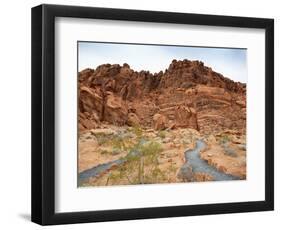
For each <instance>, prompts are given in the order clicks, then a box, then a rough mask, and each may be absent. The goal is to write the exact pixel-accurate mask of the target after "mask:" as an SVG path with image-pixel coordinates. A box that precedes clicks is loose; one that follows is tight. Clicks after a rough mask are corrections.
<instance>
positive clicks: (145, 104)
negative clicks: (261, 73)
mask: <svg viewBox="0 0 281 230" xmlns="http://www.w3.org/2000/svg"><path fill="white" fill-rule="evenodd" d="M78 79H79V85H78V92H79V95H78V100H79V111H78V112H79V115H78V119H79V130H80V131H83V130H89V129H93V128H97V127H99V126H100V125H101V124H102V123H109V124H114V125H117V126H122V125H125V124H126V125H130V126H133V125H140V126H142V127H147V128H154V129H157V130H161V129H167V128H170V129H173V128H193V129H196V130H198V131H200V132H202V133H206V134H210V133H214V132H219V131H221V130H225V129H231V130H236V131H238V132H240V133H245V129H246V84H243V83H239V82H234V81H232V80H230V79H228V78H226V77H224V76H222V75H221V74H219V73H216V72H215V71H213V70H212V69H211V68H210V67H207V66H204V64H203V62H200V61H189V60H183V61H177V60H173V61H172V63H171V64H170V66H169V67H168V69H166V70H165V71H164V72H163V71H160V72H159V73H155V74H152V73H150V72H148V71H140V72H137V71H134V70H132V69H131V68H130V66H129V65H128V64H126V63H125V64H123V66H120V65H118V64H114V65H111V64H104V65H100V66H98V67H97V68H96V69H85V70H83V71H81V72H79V76H78Z"/></svg>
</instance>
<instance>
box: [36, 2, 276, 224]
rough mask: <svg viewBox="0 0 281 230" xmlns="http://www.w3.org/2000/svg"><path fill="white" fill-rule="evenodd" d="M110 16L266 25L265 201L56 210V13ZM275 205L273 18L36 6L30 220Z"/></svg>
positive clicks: (171, 213)
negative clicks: (78, 210)
mask: <svg viewBox="0 0 281 230" xmlns="http://www.w3.org/2000/svg"><path fill="white" fill-rule="evenodd" d="M56 17H71V18H88V19H109V20H125V21H138V22H155V23H174V24H193V25H211V26H227V27H241V28H261V29H265V36H266V37H265V43H266V44H265V47H266V50H265V92H266V96H265V103H266V104H265V119H266V121H265V123H266V127H265V132H266V133H265V143H266V145H265V150H264V152H265V200H264V201H254V202H253V201H251V202H238V203H220V204H204V205H188V206H184V205H183V206H172V207H156V208H138V209H121V210H106V211H88V212H72V213H55V87H54V86H55V63H54V62H55V46H54V45H55V44H54V41H55V40H54V36H55V30H54V26H55V18H56ZM273 209H274V20H273V19H264V18H248V17H231V16H215V15H202V14H186V13H171V12H154V11H139V10H126V9H111V8H94V7H80V6H62V5H39V6H36V7H34V8H32V209H31V213H32V221H33V222H35V223H38V224H41V225H53V224H71V223H83V222H99V221H116V220H130V219H143V218H162V217H178V216H194V215H206V214H221V213H237V212H252V211H267V210H273Z"/></svg>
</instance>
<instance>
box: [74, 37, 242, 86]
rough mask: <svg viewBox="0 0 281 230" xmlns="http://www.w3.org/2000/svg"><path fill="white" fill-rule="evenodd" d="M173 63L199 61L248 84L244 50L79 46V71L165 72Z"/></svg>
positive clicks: (149, 46)
mask: <svg viewBox="0 0 281 230" xmlns="http://www.w3.org/2000/svg"><path fill="white" fill-rule="evenodd" d="M173 59H176V60H183V59H188V60H199V61H203V62H204V65H205V66H208V67H211V68H212V69H213V70H214V71H216V72H218V73H221V74H222V75H224V76H225V77H228V78H230V79H232V80H234V81H239V82H243V83H247V50H246V49H237V48H212V47H191V46H166V45H165V46H164V45H141V44H123V43H98V42H78V70H79V71H81V70H83V69H86V68H91V69H95V68H96V67H98V66H99V65H101V64H106V63H109V64H120V65H123V63H127V64H129V65H130V67H131V69H133V70H135V71H140V70H148V71H150V72H151V73H155V72H159V71H161V70H162V71H165V69H167V68H168V67H169V65H170V63H171V62H172V60H173Z"/></svg>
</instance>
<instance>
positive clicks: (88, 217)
mask: <svg viewBox="0 0 281 230" xmlns="http://www.w3.org/2000/svg"><path fill="white" fill-rule="evenodd" d="M273 31H274V22H273V19H262V18H246V17H231V16H215V15H201V14H184V13H171V12H154V11H139V10H125V9H109V8H93V7H77V6H58V5H40V6H37V7H34V8H32V221H34V222H36V223H38V224H42V225H51V224H67V223H82V222H97V221H114V220H129V219H142V218H161V217H176V216H192V215H205V214H221V213H236V212H250V211H266V210H273V207H274V174H273V172H274V168H273V167H274V163H273V159H274V35H273Z"/></svg>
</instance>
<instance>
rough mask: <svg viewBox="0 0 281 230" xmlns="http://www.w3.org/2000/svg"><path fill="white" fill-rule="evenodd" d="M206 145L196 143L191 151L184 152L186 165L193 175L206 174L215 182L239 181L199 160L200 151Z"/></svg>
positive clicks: (200, 141) (198, 141) (199, 141)
mask: <svg viewBox="0 0 281 230" xmlns="http://www.w3.org/2000/svg"><path fill="white" fill-rule="evenodd" d="M205 146H206V144H205V143H204V142H203V141H202V140H197V141H196V146H195V148H194V149H192V150H188V151H186V152H185V160H186V163H187V164H189V166H190V167H191V168H192V172H193V173H207V174H209V175H211V176H212V177H213V178H214V180H215V181H225V180H239V179H240V178H239V177H235V176H232V175H229V174H226V173H223V172H220V171H218V170H217V169H216V168H215V167H213V166H211V165H209V164H208V163H207V162H206V161H205V160H202V159H201V158H200V151H201V150H202V149H204V148H205Z"/></svg>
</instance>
